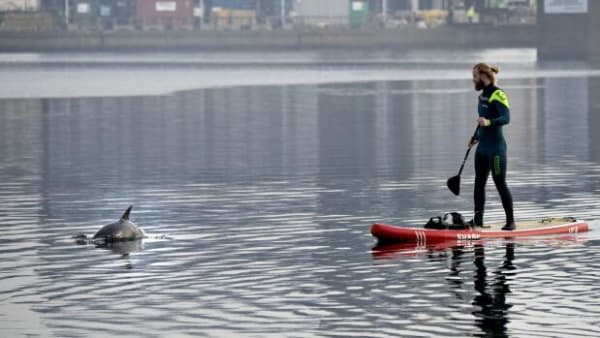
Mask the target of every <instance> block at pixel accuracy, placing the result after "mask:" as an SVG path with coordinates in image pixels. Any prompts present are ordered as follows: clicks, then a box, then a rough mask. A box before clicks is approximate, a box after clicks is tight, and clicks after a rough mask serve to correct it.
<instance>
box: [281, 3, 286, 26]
mask: <svg viewBox="0 0 600 338" xmlns="http://www.w3.org/2000/svg"><path fill="white" fill-rule="evenodd" d="M283 26H285V0H281V28H282V29H283Z"/></svg>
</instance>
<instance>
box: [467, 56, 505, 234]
mask: <svg viewBox="0 0 600 338" xmlns="http://www.w3.org/2000/svg"><path fill="white" fill-rule="evenodd" d="M499 71H500V70H499V69H498V67H495V66H490V65H488V64H487V63H478V64H476V65H475V66H474V67H473V83H474V85H475V90H476V91H480V90H481V91H482V92H481V95H480V96H479V105H478V114H479V119H478V120H477V123H478V124H479V127H478V129H477V132H476V133H475V135H474V137H473V138H471V140H470V141H469V147H472V146H473V145H475V144H478V146H477V151H476V152H475V192H474V196H473V197H474V201H475V215H474V217H473V225H474V226H482V225H483V224H484V223H483V212H484V206H485V184H486V183H487V179H488V176H489V174H490V171H491V172H492V178H493V179H494V184H495V185H496V189H497V190H498V193H500V198H501V199H502V207H504V212H505V214H506V225H505V226H504V227H503V228H502V230H514V229H515V220H514V214H513V200H512V195H511V193H510V190H509V189H508V186H507V184H506V141H505V140H504V134H503V133H502V127H503V126H504V125H506V124H508V123H509V122H510V110H509V109H510V108H509V104H508V98H507V97H506V94H505V93H504V91H503V90H502V89H500V88H498V87H497V86H496V74H498V72H499Z"/></svg>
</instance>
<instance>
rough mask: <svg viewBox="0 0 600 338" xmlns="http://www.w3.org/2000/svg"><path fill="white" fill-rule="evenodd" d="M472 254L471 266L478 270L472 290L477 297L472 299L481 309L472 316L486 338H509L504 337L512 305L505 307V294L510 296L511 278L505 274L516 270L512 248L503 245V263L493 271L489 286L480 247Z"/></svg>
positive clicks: (482, 252)
mask: <svg viewBox="0 0 600 338" xmlns="http://www.w3.org/2000/svg"><path fill="white" fill-rule="evenodd" d="M474 252H475V260H474V264H475V267H476V268H477V270H476V271H475V290H476V291H477V292H479V294H478V295H476V296H475V298H474V299H473V305H476V306H478V307H480V310H477V311H474V312H473V315H474V316H475V317H476V318H477V319H476V324H477V326H479V327H480V328H481V330H482V331H483V332H484V336H485V337H492V336H493V337H508V335H507V333H506V324H507V323H508V322H509V320H508V318H507V312H508V310H509V309H510V308H511V307H512V305H511V304H507V303H506V294H507V293H510V289H509V287H508V283H507V280H506V276H507V275H509V276H510V275H511V274H510V273H507V271H510V270H514V269H515V267H514V265H513V264H512V261H513V259H514V256H515V244H514V243H507V244H506V256H505V257H504V263H503V264H502V266H501V267H500V268H498V269H497V270H496V271H494V280H493V281H492V282H491V283H490V282H488V280H487V268H486V266H485V262H484V259H485V257H484V256H485V253H484V249H483V246H481V245H476V246H475V250H474ZM488 283H490V284H488Z"/></svg>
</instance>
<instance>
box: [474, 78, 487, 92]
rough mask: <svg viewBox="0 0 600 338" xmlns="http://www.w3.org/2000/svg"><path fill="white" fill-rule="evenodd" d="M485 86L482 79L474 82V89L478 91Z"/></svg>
mask: <svg viewBox="0 0 600 338" xmlns="http://www.w3.org/2000/svg"><path fill="white" fill-rule="evenodd" d="M484 87H485V84H484V83H483V81H482V80H479V81H477V82H475V90H477V91H480V90H482V89H483V88H484Z"/></svg>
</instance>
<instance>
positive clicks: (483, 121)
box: [477, 117, 492, 127]
mask: <svg viewBox="0 0 600 338" xmlns="http://www.w3.org/2000/svg"><path fill="white" fill-rule="evenodd" d="M477 123H478V124H479V126H480V127H489V126H491V125H492V121H490V120H488V119H486V118H485V117H480V118H478V119H477Z"/></svg>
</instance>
